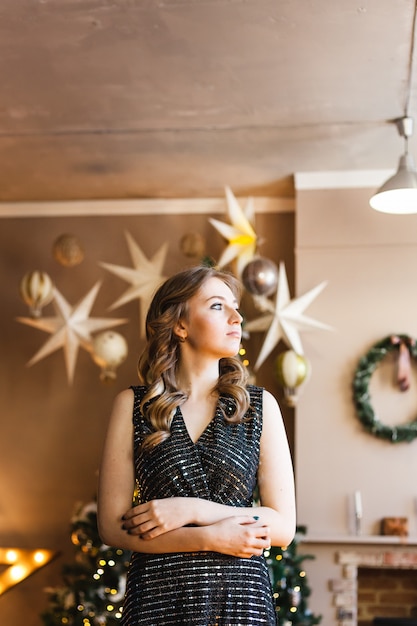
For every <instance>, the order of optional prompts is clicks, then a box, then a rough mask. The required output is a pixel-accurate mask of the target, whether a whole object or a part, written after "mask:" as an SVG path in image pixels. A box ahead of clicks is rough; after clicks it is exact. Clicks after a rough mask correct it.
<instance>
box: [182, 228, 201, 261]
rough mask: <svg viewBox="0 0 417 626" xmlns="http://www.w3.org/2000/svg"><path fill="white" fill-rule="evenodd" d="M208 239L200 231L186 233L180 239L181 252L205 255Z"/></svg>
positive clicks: (191, 254) (190, 255)
mask: <svg viewBox="0 0 417 626" xmlns="http://www.w3.org/2000/svg"><path fill="white" fill-rule="evenodd" d="M205 249H206V241H205V239H204V237H203V236H202V235H200V233H186V234H185V235H184V236H183V237H182V238H181V241H180V250H181V252H182V253H183V254H184V255H185V256H188V257H203V256H204V253H205Z"/></svg>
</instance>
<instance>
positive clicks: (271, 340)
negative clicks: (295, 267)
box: [245, 262, 332, 370]
mask: <svg viewBox="0 0 417 626" xmlns="http://www.w3.org/2000/svg"><path fill="white" fill-rule="evenodd" d="M326 284H327V283H326V282H322V283H320V285H317V287H314V288H313V289H311V290H310V291H308V292H307V293H305V294H304V295H303V296H300V297H299V298H294V299H293V300H291V299H290V291H289V288H288V280H287V273H286V271H285V265H284V263H282V262H281V263H280V265H279V275H278V289H277V292H276V295H275V302H271V301H270V300H268V299H267V298H261V299H260V301H261V302H260V303H261V305H262V306H263V309H264V310H265V311H268V312H267V314H266V315H263V316H262V317H259V318H257V319H255V320H252V321H250V322H247V323H246V324H245V331H248V332H251V331H264V330H267V331H268V332H267V334H266V336H265V340H264V343H263V345H262V348H261V351H260V353H259V356H258V359H257V361H256V364H255V367H254V370H257V369H259V367H260V366H261V365H262V363H263V362H264V361H265V359H266V358H267V357H268V356H269V355H270V354H271V352H272V350H273V349H274V348H275V346H276V345H277V344H278V342H279V340H280V339H283V340H284V341H285V342H286V343H287V344H288V346H289V347H290V348H292V349H293V350H294V352H296V353H297V354H303V353H304V350H303V346H302V343H301V338H300V335H299V332H298V331H299V330H306V329H311V328H320V329H321V330H332V328H331V327H330V326H328V325H327V324H322V323H321V322H318V321H316V320H314V319H312V318H310V317H307V316H306V315H303V312H304V310H305V309H306V308H307V307H308V306H309V304H311V302H312V301H313V300H314V299H315V298H316V297H317V296H318V295H319V293H320V292H321V291H322V290H323V289H324V287H325V286H326Z"/></svg>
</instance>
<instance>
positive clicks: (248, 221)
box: [209, 187, 257, 276]
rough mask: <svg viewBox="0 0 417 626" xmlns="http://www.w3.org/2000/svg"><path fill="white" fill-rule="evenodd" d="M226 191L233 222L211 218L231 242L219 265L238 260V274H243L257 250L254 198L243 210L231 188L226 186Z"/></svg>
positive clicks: (212, 222)
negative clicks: (228, 222)
mask: <svg viewBox="0 0 417 626" xmlns="http://www.w3.org/2000/svg"><path fill="white" fill-rule="evenodd" d="M225 191H226V200H227V212H228V215H229V219H230V221H231V224H225V223H224V222H220V221H219V220H215V219H213V218H209V221H210V223H211V224H212V225H213V226H214V227H215V228H216V229H217V230H218V231H219V233H220V234H221V235H222V236H223V237H224V238H225V239H227V240H228V242H229V245H228V246H227V248H225V250H224V251H223V253H222V255H221V257H220V259H219V262H218V266H219V267H224V266H225V265H227V264H228V263H230V262H231V261H233V260H236V266H237V268H236V269H237V274H238V276H241V274H242V271H243V268H244V267H245V265H247V264H248V263H249V261H252V259H253V257H254V256H255V252H256V242H257V236H256V233H255V230H254V228H253V226H252V223H253V221H254V216H255V210H254V206H253V199H252V198H248V200H247V203H246V206H245V209H244V210H243V209H241V207H240V206H239V203H238V201H237V200H236V198H235V196H234V195H233V193H232V191H231V190H230V188H229V187H226V188H225Z"/></svg>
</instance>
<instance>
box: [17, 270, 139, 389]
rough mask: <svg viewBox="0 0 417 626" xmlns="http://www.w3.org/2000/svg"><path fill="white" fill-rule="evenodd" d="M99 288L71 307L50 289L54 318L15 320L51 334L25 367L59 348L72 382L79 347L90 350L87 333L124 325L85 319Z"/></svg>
mask: <svg viewBox="0 0 417 626" xmlns="http://www.w3.org/2000/svg"><path fill="white" fill-rule="evenodd" d="M100 286H101V283H100V282H98V283H96V284H95V285H94V287H93V288H92V289H91V290H90V291H89V292H88V293H87V295H86V296H84V298H83V299H82V300H80V302H79V303H78V304H76V305H75V306H71V305H70V304H68V302H67V301H66V299H65V298H64V296H63V295H62V294H61V293H60V292H59V291H58V289H56V287H54V300H53V306H54V308H55V311H56V313H57V315H56V317H41V318H39V319H34V318H31V317H18V318H17V321H19V322H21V323H22V324H27V325H28V326H33V327H34V328H39V329H40V330H44V331H45V332H47V333H50V334H51V335H52V337H50V338H49V339H48V340H47V341H46V343H45V344H44V345H43V346H42V348H41V349H40V350H38V352H37V353H36V354H35V355H34V356H33V357H32V358H31V360H30V361H29V362H28V365H34V364H35V363H37V362H38V361H40V360H41V359H43V358H45V357H46V356H49V355H50V354H52V352H55V351H56V350H58V349H59V348H63V350H64V357H65V366H66V370H67V377H68V382H69V383H70V384H71V383H72V381H73V379H74V372H75V365H76V361H77V356H78V350H79V347H80V346H81V347H82V348H84V349H85V350H87V352H91V350H92V348H91V333H94V332H96V331H98V330H104V329H105V328H112V327H113V326H118V325H120V324H124V323H125V322H127V320H126V319H110V318H101V317H93V318H90V317H89V313H90V311H91V309H92V306H93V304H94V301H95V299H96V297H97V293H98V290H99V289H100Z"/></svg>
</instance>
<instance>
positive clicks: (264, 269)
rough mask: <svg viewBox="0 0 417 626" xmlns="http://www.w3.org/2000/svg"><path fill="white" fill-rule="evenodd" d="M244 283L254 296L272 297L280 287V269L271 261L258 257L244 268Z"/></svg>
mask: <svg viewBox="0 0 417 626" xmlns="http://www.w3.org/2000/svg"><path fill="white" fill-rule="evenodd" d="M242 282H243V284H244V286H245V287H246V289H247V290H248V291H249V293H251V294H252V295H254V296H270V295H271V294H273V293H274V292H275V291H276V289H277V285H278V267H277V266H276V264H275V263H274V262H273V261H271V260H270V259H266V258H265V257H256V258H254V259H253V260H252V261H249V263H248V264H247V265H245V267H244V268H243V272H242Z"/></svg>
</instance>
